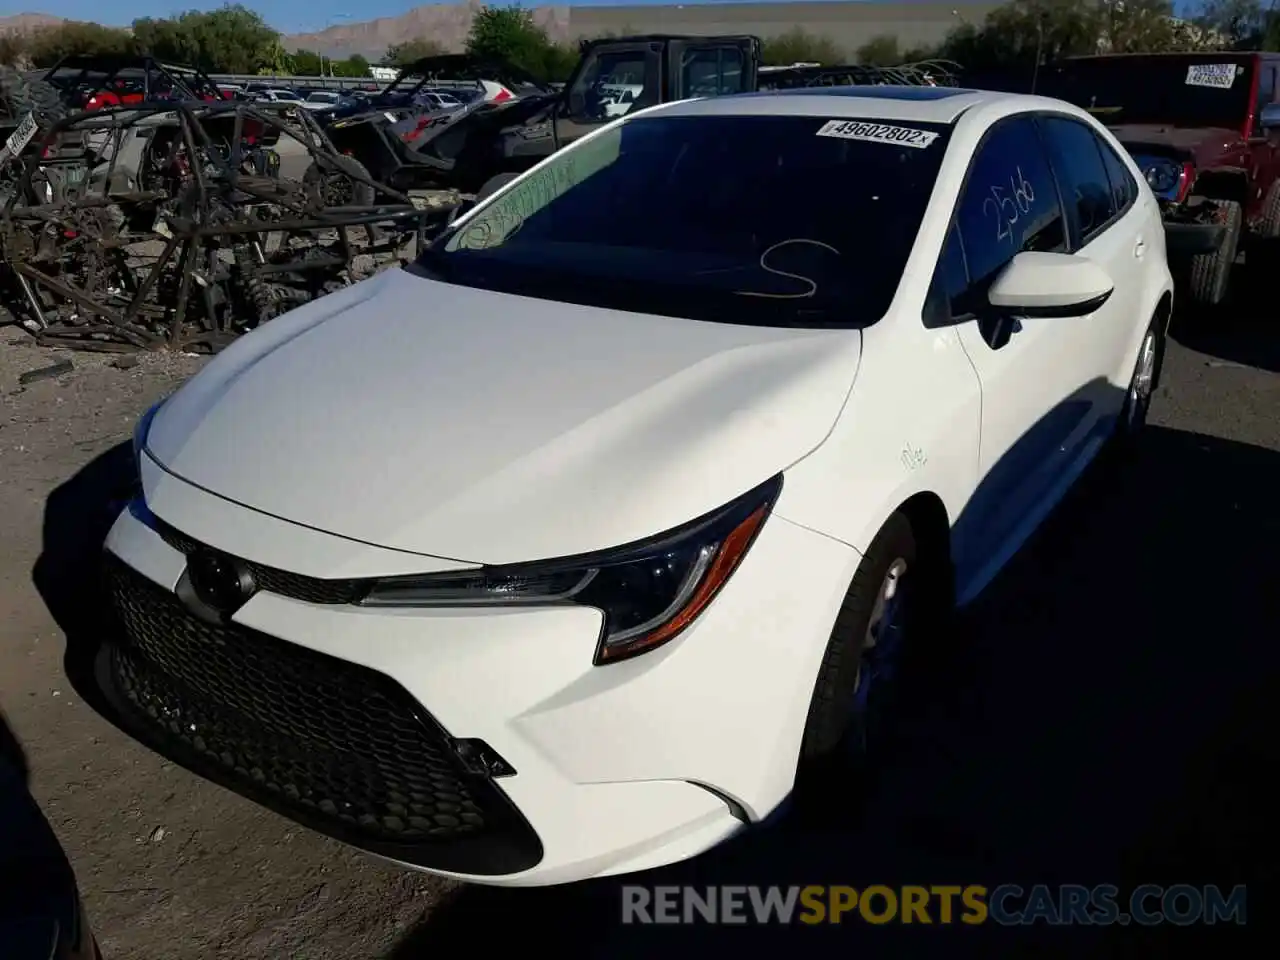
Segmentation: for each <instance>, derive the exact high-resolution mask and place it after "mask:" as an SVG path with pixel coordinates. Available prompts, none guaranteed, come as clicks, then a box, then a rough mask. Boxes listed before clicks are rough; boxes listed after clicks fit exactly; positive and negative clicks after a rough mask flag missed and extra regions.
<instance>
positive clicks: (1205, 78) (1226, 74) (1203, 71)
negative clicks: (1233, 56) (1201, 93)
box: [1187, 63, 1240, 90]
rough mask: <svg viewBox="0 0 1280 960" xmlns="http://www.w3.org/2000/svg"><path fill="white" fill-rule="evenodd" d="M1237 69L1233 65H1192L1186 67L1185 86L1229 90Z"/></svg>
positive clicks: (1236, 66)
mask: <svg viewBox="0 0 1280 960" xmlns="http://www.w3.org/2000/svg"><path fill="white" fill-rule="evenodd" d="M1239 69H1240V68H1239V66H1238V64H1234V63H1193V64H1191V66H1189V67H1187V86H1189V87H1213V88H1215V89H1217V90H1230V89H1231V85H1232V84H1233V83H1235V82H1236V73H1237V72H1239Z"/></svg>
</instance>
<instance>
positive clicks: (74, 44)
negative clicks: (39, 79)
mask: <svg viewBox="0 0 1280 960" xmlns="http://www.w3.org/2000/svg"><path fill="white" fill-rule="evenodd" d="M132 50H133V39H132V37H130V36H129V32H128V31H127V30H118V29H115V28H114V27H104V26H102V25H101V24H97V23H80V22H78V21H71V20H69V21H67V22H65V23H60V24H58V25H57V26H53V27H43V28H40V29H38V30H35V31H33V32H32V33H31V35H30V37H29V38H28V40H27V43H26V55H27V56H28V57H29V58H30V60H31V63H32V65H34V66H36V67H51V66H53V65H54V64H55V63H57V62H58V61H59V60H61V59H62V58H63V57H68V56H76V55H83V54H91V55H102V54H121V53H129V52H131V51H132Z"/></svg>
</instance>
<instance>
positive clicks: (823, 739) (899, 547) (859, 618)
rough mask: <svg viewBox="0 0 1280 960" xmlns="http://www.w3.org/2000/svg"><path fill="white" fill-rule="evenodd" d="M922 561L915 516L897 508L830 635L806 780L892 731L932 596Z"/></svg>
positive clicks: (857, 755)
mask: <svg viewBox="0 0 1280 960" xmlns="http://www.w3.org/2000/svg"><path fill="white" fill-rule="evenodd" d="M922 566H923V564H922V556H921V553H920V551H919V550H918V548H917V541H916V536H915V532H914V531H913V529H912V525H911V521H910V520H909V519H908V518H907V516H906V515H905V514H902V513H895V514H894V515H893V516H891V517H890V518H889V520H888V522H887V523H885V525H884V527H882V528H881V530H880V533H879V534H878V535H877V536H876V538H875V540H874V541H873V542H872V544H871V546H870V547H869V548H868V549H867V552H866V554H865V555H864V556H863V558H862V562H861V563H860V564H859V566H858V570H857V572H856V573H855V574H854V577H853V582H852V583H851V584H850V585H849V590H848V592H847V593H846V594H845V599H844V603H843V604H842V605H841V607H840V612H839V614H838V615H837V617H836V623H835V626H834V628H833V629H832V631H831V636H830V638H829V639H828V641H827V649H826V653H825V654H824V655H823V658H822V666H821V668H820V670H819V672H818V680H817V683H816V684H815V686H814V691H813V697H812V699H811V701H810V705H809V715H808V718H807V721H806V723H805V729H804V739H803V742H802V745H801V751H800V778H801V779H802V780H805V779H807V780H810V781H812V780H813V779H814V777H815V775H819V774H825V773H828V772H831V770H832V768H833V766H834V768H835V769H839V768H840V767H842V766H845V765H846V762H851V763H852V764H853V765H854V766H860V765H861V764H862V763H863V762H864V761H865V760H866V759H867V757H868V756H869V755H870V754H872V753H873V752H874V751H876V750H877V748H879V746H880V745H881V743H882V741H883V740H884V739H885V735H886V733H887V730H888V725H889V721H890V719H891V711H892V707H893V705H894V702H895V701H896V699H897V694H898V680H899V677H900V673H901V668H902V665H903V661H904V656H905V654H906V653H907V648H908V644H910V643H913V642H914V640H915V639H916V634H917V633H918V632H919V630H920V629H921V627H922V625H923V623H924V613H925V612H926V610H927V609H928V606H929V603H930V599H931V598H930V596H929V595H930V593H931V592H932V591H930V590H928V589H926V586H927V584H928V583H929V581H930V580H931V578H930V577H927V576H925V573H926V571H925V570H923V569H922ZM823 778H824V779H825V776H824V777H823Z"/></svg>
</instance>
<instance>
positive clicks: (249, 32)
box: [133, 3, 287, 73]
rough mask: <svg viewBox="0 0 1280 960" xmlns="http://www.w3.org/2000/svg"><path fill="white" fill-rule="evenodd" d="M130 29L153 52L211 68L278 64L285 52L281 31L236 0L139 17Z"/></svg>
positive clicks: (223, 69)
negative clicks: (212, 7)
mask: <svg viewBox="0 0 1280 960" xmlns="http://www.w3.org/2000/svg"><path fill="white" fill-rule="evenodd" d="M133 35H134V37H135V39H136V40H137V42H138V45H139V46H140V47H142V48H143V49H145V50H148V51H150V52H151V53H152V54H153V55H154V56H157V57H160V58H163V59H166V60H176V61H179V62H183V63H189V64H192V65H193V66H197V67H200V68H201V69H203V70H207V71H208V72H210V73H257V72H259V71H260V70H263V69H267V68H270V69H274V68H275V67H277V66H280V65H282V59H284V58H285V57H287V54H285V53H284V51H283V47H282V46H281V44H280V34H279V33H278V32H277V31H275V30H273V29H272V28H271V27H269V26H268V25H267V23H266V21H265V20H263V19H262V16H261V15H260V14H257V13H254V12H253V11H252V10H250V9H248V8H247V7H245V6H243V5H242V4H238V3H237V4H227V5H226V6H223V7H220V8H219V9H217V10H211V11H208V12H202V11H199V10H189V11H187V12H186V13H182V14H179V15H178V16H176V17H169V18H163V19H154V18H152V17H143V18H142V19H140V20H135V21H134V22H133Z"/></svg>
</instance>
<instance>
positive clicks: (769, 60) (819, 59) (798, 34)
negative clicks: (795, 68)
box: [762, 27, 847, 67]
mask: <svg viewBox="0 0 1280 960" xmlns="http://www.w3.org/2000/svg"><path fill="white" fill-rule="evenodd" d="M762 58H763V60H764V62H765V63H766V64H768V65H769V66H771V67H788V66H790V65H791V64H793V63H820V64H822V65H823V66H827V67H833V66H838V65H840V64H841V63H843V62H844V61H845V60H846V59H847V58H846V57H845V55H844V54H843V53H842V52H841V51H840V48H839V47H837V46H836V45H835V44H834V43H832V42H831V39H830V38H829V37H816V36H814V35H812V34H809V33H805V31H804V29H803V28H802V27H796V28H794V29H792V30H788V31H787V32H786V33H783V34H780V35H779V36H776V37H770V38H769V39H768V40H765V41H764V50H763V51H762Z"/></svg>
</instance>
